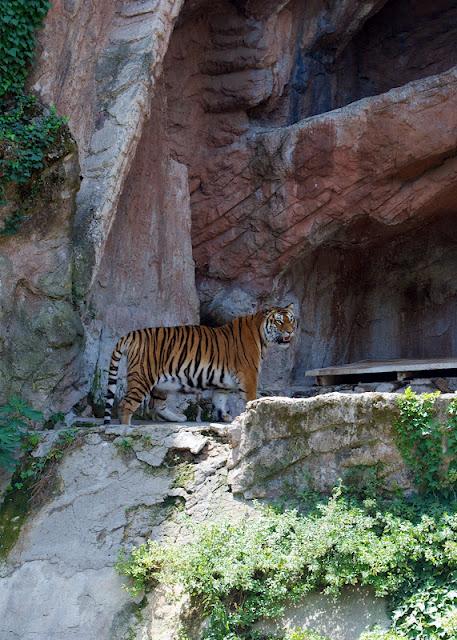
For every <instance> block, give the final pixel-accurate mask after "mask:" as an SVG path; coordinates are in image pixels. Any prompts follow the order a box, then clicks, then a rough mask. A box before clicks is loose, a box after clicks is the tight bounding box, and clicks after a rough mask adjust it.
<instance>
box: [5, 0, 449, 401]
mask: <svg viewBox="0 0 457 640" xmlns="http://www.w3.org/2000/svg"><path fill="white" fill-rule="evenodd" d="M456 31H457V15H456V9H455V7H454V4H453V2H451V0H440V1H439V3H438V4H436V3H435V4H434V6H433V7H431V5H430V3H427V2H425V0H418V1H416V2H408V3H401V6H400V4H399V3H395V2H394V1H393V0H389V1H387V2H385V1H382V0H381V1H380V0H365V1H364V2H354V1H352V0H345V1H344V2H329V3H328V2H325V3H324V2H315V3H303V2H301V1H299V0H289V1H284V0H283V1H281V2H257V1H256V0H239V1H238V0H237V1H236V2H229V0H217V2H207V1H205V0H187V1H185V2H183V1H178V0H174V1H173V0H124V1H123V2H114V1H109V2H103V3H95V4H94V5H89V4H87V3H85V2H82V1H79V0H74V1H73V0H72V1H67V0H58V1H56V2H54V3H53V5H52V8H51V9H50V11H49V13H48V16H47V18H46V22H45V26H44V29H43V30H42V31H41V33H40V35H39V44H38V55H37V59H36V62H35V66H34V69H33V72H32V75H31V77H30V79H29V88H31V89H32V90H33V91H35V92H37V93H38V94H39V95H40V97H41V99H42V100H44V101H45V102H47V103H55V104H56V105H57V108H58V110H59V112H60V113H63V114H65V115H67V116H68V118H69V127H70V130H71V132H72V134H73V136H74V138H75V140H76V142H77V146H78V151H79V162H80V167H81V168H80V175H81V177H82V181H81V186H80V189H79V192H78V194H77V197H76V201H75V205H74V206H75V217H74V221H73V222H72V233H71V246H70V248H69V251H68V253H67V257H66V258H65V265H66V266H65V268H66V269H67V272H68V273H70V272H71V277H70V279H71V288H72V305H73V309H74V310H75V312H76V316H77V319H76V320H75V322H77V323H81V325H82V327H83V333H84V341H83V342H84V346H81V345H82V341H81V340H80V337H78V338H77V340H76V342H75V343H74V344H76V343H78V345H79V346H77V347H75V352H76V351H78V354H79V356H80V357H68V354H67V355H65V354H64V351H62V353H61V359H60V365H61V369H62V371H63V372H64V376H65V377H66V378H68V380H71V385H72V390H71V393H66V392H63V391H62V389H63V387H62V389H61V390H60V391H59V389H58V385H57V386H56V385H55V384H54V382H52V383H50V384H48V385H44V386H43V389H46V391H47V392H48V393H50V394H51V395H52V398H53V400H52V402H53V404H54V405H55V406H59V407H60V408H63V409H64V410H68V409H69V408H70V407H71V406H72V405H73V404H74V403H75V401H76V400H77V399H80V398H83V397H84V396H85V395H86V394H87V392H88V391H89V390H90V389H91V388H92V392H93V395H97V394H98V395H100V393H101V390H100V387H99V381H100V379H101V380H102V386H103V381H104V371H105V369H106V363H107V358H108V354H109V351H110V349H111V347H112V344H113V342H114V340H115V338H116V337H118V336H119V335H120V334H122V333H124V332H126V331H128V330H130V329H133V328H137V327H141V326H144V325H154V324H178V323H183V322H184V323H191V322H198V321H199V319H200V318H201V319H203V320H204V321H210V322H221V321H224V320H226V319H228V318H230V317H232V316H234V315H238V314H240V313H244V312H250V311H251V310H253V309H255V308H256V307H258V306H259V305H263V304H268V303H269V302H271V301H275V302H278V301H279V302H281V301H285V302H289V301H291V300H295V301H296V302H297V303H299V307H300V315H301V328H300V335H299V339H298V340H297V341H296V343H295V349H294V351H291V352H290V353H289V355H288V356H287V357H284V356H281V357H280V356H279V355H278V354H277V353H274V354H273V356H272V357H270V359H269V360H268V359H267V363H266V366H265V367H264V375H263V380H262V384H263V388H264V390H267V391H268V390H270V391H271V390H274V391H284V390H287V388H288V387H289V385H290V384H294V385H297V384H298V385H299V384H302V383H303V373H304V371H305V370H306V369H307V368H310V367H317V366H322V365H326V364H330V363H332V364H336V363H342V362H344V361H348V360H351V359H358V358H366V357H433V356H442V355H449V353H453V352H454V351H455V348H456V345H455V335H457V332H456V330H455V329H456V327H455V317H456V314H455V299H456V290H455V285H454V279H453V278H452V275H451V274H453V273H454V272H455V267H456V264H455V255H456V254H455V250H454V249H455V234H453V232H452V228H453V226H452V225H451V224H449V222H450V220H451V219H452V216H453V215H454V201H453V191H454V186H455V181H456V165H455V152H456V145H457V139H456V131H457V127H456V124H457V123H456V116H455V114H456V113H457V111H456V109H455V95H456V91H455V87H456V72H455V64H456V63H457V60H456V59H455V58H456V54H455V47H454V46H453V42H454V37H455V33H456ZM72 197H73V196H72ZM70 199H71V198H70ZM27 242H28V237H27V236H26V235H22V236H21V238H17V239H16V240H15V243H16V244H15V246H17V248H18V249H25V247H26V246H27ZM70 254H71V255H70ZM2 255H3V252H2ZM437 259H438V260H440V261H441V268H440V269H437V267H436V264H437ZM34 260H35V258H34V259H33V260H30V262H31V264H33V262H34ZM71 264H73V265H74V266H73V267H72V266H71ZM412 265H413V266H414V268H411V267H412ZM47 269H48V273H50V274H51V272H52V271H53V267H52V265H49V267H47ZM386 273H388V277H387V278H386V277H384V275H385V274H386ZM19 280H20V278H19V276H18V278H17V280H16V282H18V281H19ZM25 280H27V279H25ZM1 296H2V308H4V309H5V312H4V313H6V314H7V315H8V316H9V317H10V318H11V323H12V325H13V326H18V327H19V326H20V324H21V320H20V313H21V312H20V309H19V308H18V307H17V306H14V305H13V303H12V302H11V300H10V298H9V297H8V296H10V294H8V293H6V294H5V293H1ZM15 330H16V329H14V330H13V332H14V331H15ZM72 331H73V330H72ZM80 331H81V329H78V331H77V335H78V336H79V333H80ZM75 335H76V334H75ZM43 340H44V341H43V342H42V343H41V342H40V343H39V344H38V343H37V344H36V345H35V343H34V345H33V346H34V348H35V346H36V348H37V349H38V348H40V349H41V346H42V345H49V346H50V348H52V340H53V339H52V338H51V337H48V338H43ZM273 360H274V361H275V362H276V363H279V364H277V366H275V367H271V366H270V365H269V363H271V362H272V361H273ZM38 368H39V364H38V362H36V363H35V365H34V367H32V369H33V371H31V379H35V378H36V377H37V376H38ZM15 375H16V374H15ZM21 375H22V373H21V372H20V371H18V372H17V376H18V377H20V376H21ZM100 375H101V378H100ZM65 384H66V383H65ZM1 386H2V392H3V394H5V383H2V385H1ZM64 387H65V385H64ZM29 396H30V397H31V398H33V399H35V396H33V394H31V393H29ZM42 404H43V403H42Z"/></svg>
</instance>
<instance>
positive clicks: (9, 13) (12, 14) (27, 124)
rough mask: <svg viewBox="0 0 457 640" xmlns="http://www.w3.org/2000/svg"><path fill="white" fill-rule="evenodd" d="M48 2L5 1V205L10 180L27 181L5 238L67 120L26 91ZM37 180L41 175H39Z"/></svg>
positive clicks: (0, 186)
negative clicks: (40, 103)
mask: <svg viewBox="0 0 457 640" xmlns="http://www.w3.org/2000/svg"><path fill="white" fill-rule="evenodd" d="M49 7H50V2H48V0H0V204H5V202H6V200H5V197H6V189H7V187H8V185H9V184H11V183H15V184H17V185H22V186H24V189H25V186H26V185H27V189H26V191H24V193H21V194H20V196H21V200H22V205H21V206H20V207H19V208H18V209H16V210H13V211H10V212H9V214H8V216H7V217H6V218H5V219H4V220H3V225H2V228H1V229H0V236H10V235H14V234H15V233H17V232H18V231H19V229H20V227H21V225H22V223H23V221H24V219H25V218H26V217H27V204H28V200H29V199H30V198H33V196H34V195H36V192H37V191H38V190H39V188H40V187H41V186H42V185H41V183H40V180H39V179H37V178H36V175H35V174H36V173H37V172H38V171H40V170H41V169H42V168H43V167H44V165H45V161H46V158H47V156H48V154H49V152H50V150H51V149H52V148H53V145H55V143H56V140H57V137H58V135H59V133H60V131H61V129H62V126H63V125H64V124H65V122H66V120H65V118H62V117H60V116H58V115H57V113H56V110H55V108H54V107H50V108H49V109H46V110H45V109H43V108H42V107H41V106H40V105H39V104H38V102H37V100H36V98H35V97H34V96H32V95H25V94H24V93H23V90H24V84H25V80H26V77H27V73H28V69H29V66H30V63H31V61H32V59H33V55H34V49H35V33H36V30H37V29H38V28H39V27H40V26H41V25H42V23H43V19H44V17H45V16H46V13H47V12H48V9H49ZM34 178H35V179H34Z"/></svg>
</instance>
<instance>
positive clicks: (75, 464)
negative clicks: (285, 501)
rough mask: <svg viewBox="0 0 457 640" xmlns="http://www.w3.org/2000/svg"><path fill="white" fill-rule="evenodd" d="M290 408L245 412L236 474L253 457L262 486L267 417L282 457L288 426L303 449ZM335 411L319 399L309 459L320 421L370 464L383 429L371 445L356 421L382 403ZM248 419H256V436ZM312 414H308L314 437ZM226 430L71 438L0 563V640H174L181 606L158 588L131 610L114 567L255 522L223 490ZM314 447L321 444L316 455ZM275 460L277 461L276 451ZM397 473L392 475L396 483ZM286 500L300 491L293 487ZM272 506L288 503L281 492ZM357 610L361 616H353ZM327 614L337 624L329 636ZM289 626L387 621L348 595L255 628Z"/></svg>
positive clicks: (106, 431)
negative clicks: (202, 529) (145, 547)
mask: <svg viewBox="0 0 457 640" xmlns="http://www.w3.org/2000/svg"><path fill="white" fill-rule="evenodd" d="M290 402H291V401H289V404H288V405H286V404H284V403H283V402H282V401H280V400H279V399H276V401H272V400H265V401H262V402H261V403H259V402H256V403H253V404H252V405H251V409H250V411H249V412H248V414H247V415H246V417H245V420H244V422H243V424H242V429H243V437H242V443H241V444H240V445H239V446H238V449H237V450H235V455H236V456H237V457H238V468H239V467H240V466H242V465H246V459H245V458H243V455H244V454H246V456H248V457H249V459H250V460H254V458H255V457H256V462H257V464H258V465H259V471H258V475H257V478H258V479H260V478H261V477H262V474H263V472H264V467H263V463H262V460H261V457H262V455H263V454H264V453H265V451H266V450H267V448H268V446H269V445H271V444H272V440H271V429H270V425H269V423H268V422H267V420H268V417H267V416H270V418H271V419H272V420H275V419H276V416H277V415H279V414H280V413H281V412H282V413H281V417H282V418H283V419H284V418H285V412H287V418H288V419H289V422H288V423H287V424H288V425H289V432H286V430H285V429H284V430H283V432H280V431H279V429H278V431H277V435H276V437H277V438H279V442H280V443H284V445H285V446H287V445H291V444H292V440H291V439H290V440H289V439H288V436H289V434H290V429H291V428H292V427H291V424H292V422H294V424H295V427H296V430H295V432H294V434H295V435H294V437H295V440H294V446H297V448H300V447H302V448H303V445H302V444H300V442H301V441H303V440H304V439H305V435H306V433H305V430H304V429H303V428H302V424H300V419H299V413H300V414H301V420H302V421H306V420H307V418H308V417H309V415H307V414H306V411H304V409H303V404H300V402H299V403H295V405H293V406H292V405H291V404H290ZM328 407H330V409H329V408H328ZM344 407H345V408H344V409H342V410H340V411H339V413H338V410H337V407H336V402H335V399H333V400H332V399H330V400H329V404H328V406H327V407H326V406H324V405H322V406H321V410H320V419H321V421H322V422H321V425H320V426H321V430H320V431H315V432H311V428H310V429H309V432H310V436H309V442H310V443H311V440H313V438H314V442H315V449H316V450H318V449H322V447H319V445H318V440H319V437H320V436H322V434H323V432H324V429H325V426H326V424H325V420H326V419H327V418H329V419H330V418H333V419H334V422H335V424H336V422H338V421H339V425H338V426H335V425H334V426H333V432H332V433H333V435H334V437H337V438H339V441H340V443H343V441H344V442H345V443H347V446H346V449H344V446H343V445H342V447H341V451H342V456H345V455H346V453H347V452H349V451H351V447H355V448H354V450H353V452H352V453H353V458H355V457H357V456H358V458H359V460H361V457H362V454H361V450H360V447H359V444H360V442H359V441H360V440H364V442H365V449H364V450H365V451H366V452H369V453H365V458H366V457H367V455H373V454H374V453H375V452H377V451H378V450H379V449H380V444H379V442H380V440H381V439H382V438H383V437H384V433H385V422H381V423H379V424H377V425H376V426H378V427H379V429H380V430H381V435H380V436H379V435H378V436H377V439H376V440H375V439H374V437H373V431H374V429H375V427H373V426H372V427H371V430H372V431H371V440H370V437H369V436H368V427H365V430H364V428H363V427H362V425H361V419H362V415H361V414H362V413H363V416H364V418H365V419H366V421H367V420H368V419H369V418H370V417H371V418H374V419H376V420H378V419H379V418H380V415H381V412H382V411H385V410H386V409H389V407H388V403H387V402H386V399H385V398H380V397H379V396H377V399H374V398H373V405H372V407H371V408H370V407H368V406H365V407H364V409H363V411H362V410H361V409H360V408H359V409H358V408H357V406H356V404H354V402H352V404H350V405H349V404H346V405H344ZM254 411H256V413H257V415H258V418H259V420H258V421H257V423H256V424H255V425H254V424H253V421H252V414H253V413H254ZM370 411H371V414H370ZM332 412H333V413H332ZM318 413H319V412H318V411H316V412H315V413H314V418H315V423H314V426H315V427H316V428H318V420H319V417H318ZM357 413H358V414H359V418H360V420H359V423H358V424H356V426H355V427H354V428H353V432H355V431H358V432H359V441H357V440H356V439H355V438H354V437H353V434H352V433H349V427H348V423H349V421H350V420H351V419H353V418H356V417H357V416H356V414H357ZM331 414H332V415H331ZM260 419H261V420H262V421H263V422H265V427H264V431H263V432H262V433H261V434H260V435H261V437H262V440H259V447H260V448H259V450H257V452H254V455H253V452H252V447H251V449H250V450H249V451H248V449H249V440H250V438H251V437H252V435H253V431H252V429H251V426H252V427H254V426H255V428H256V430H257V429H258V428H259V425H260V421H261V420H260ZM232 428H233V427H231V426H230V425H217V424H216V425H208V424H206V425H201V426H189V425H173V424H166V425H164V424H162V425H159V424H155V425H142V426H141V427H133V428H131V429H128V428H126V427H125V426H113V427H109V428H103V427H96V426H95V427H94V426H92V427H88V426H87V425H86V426H83V427H81V428H79V429H78V433H77V438H76V440H75V442H74V443H73V444H72V445H71V447H70V449H69V450H68V451H67V452H66V453H65V454H64V457H63V460H62V461H61V462H60V464H59V466H58V467H57V468H56V469H55V470H54V473H55V483H54V486H55V490H54V492H53V493H52V495H51V496H50V497H48V499H47V501H45V503H44V504H41V506H40V507H36V508H35V509H34V511H33V512H32V513H31V515H29V517H28V519H27V520H26V521H25V523H24V524H23V525H22V529H21V532H20V536H19V539H18V541H17V543H16V545H15V546H14V547H13V549H12V550H11V551H10V553H9V555H8V557H7V558H3V559H2V560H1V563H0V637H1V638H2V639H3V638H5V639H8V640H10V639H11V640H15V639H16V638H20V639H21V640H32V639H33V640H61V639H62V638H65V640H125V639H126V638H132V639H135V640H176V638H177V637H178V629H179V626H180V621H181V620H182V619H183V618H184V617H185V618H186V620H187V622H189V620H192V617H191V609H190V607H189V602H188V601H187V600H186V598H184V597H183V596H182V594H180V593H179V591H177V592H175V593H173V594H171V593H170V592H169V591H166V590H165V588H157V589H155V590H153V591H152V592H151V593H149V594H148V595H147V597H146V598H145V599H144V600H143V601H142V602H141V603H139V601H138V600H136V601H134V600H133V599H132V598H131V596H129V595H128V593H127V592H126V591H125V590H124V589H123V584H122V580H121V578H120V577H119V576H118V574H117V573H116V571H115V569H114V566H113V565H114V563H115V561H116V559H117V557H118V554H119V551H120V550H121V549H125V548H130V547H131V546H132V545H135V546H136V545H139V544H141V543H143V542H144V541H145V540H147V539H154V540H159V541H182V542H185V541H186V540H188V539H189V537H190V536H191V535H192V528H191V526H189V525H190V523H197V522H202V521H205V520H208V521H214V520H215V519H217V518H218V517H224V518H230V519H231V521H234V520H236V519H237V518H242V517H255V506H254V505H253V504H252V503H250V502H249V501H246V500H243V499H241V498H240V496H239V495H237V496H235V495H234V494H233V493H232V491H231V489H230V486H229V481H228V473H229V472H228V468H227V460H228V458H229V456H230V445H229V444H228V443H227V438H228V435H229V432H230V430H231V429H232ZM238 428H239V425H238V427H236V429H238ZM299 430H301V434H300V435H298V433H299ZM40 435H41V437H42V442H41V443H40V445H39V448H38V449H37V450H36V451H35V452H34V455H35V456H38V455H46V453H48V452H49V450H50V449H51V448H52V446H53V445H55V443H56V441H57V439H58V437H59V432H56V431H47V432H41V433H40ZM268 438H270V441H269V442H267V439H268ZM324 439H325V437H324V438H322V437H321V438H320V441H321V444H322V442H323V440H324ZM327 441H328V440H327ZM277 442H278V441H277ZM279 448H280V447H279ZM282 453H283V455H285V456H287V453H286V449H285V448H284V447H283V449H282ZM348 459H349V456H348ZM321 460H322V456H321ZM273 462H274V463H275V466H272V467H271V471H272V472H273V473H274V470H275V469H276V471H278V472H279V467H280V464H279V463H280V460H279V458H277V459H275V460H274V461H273ZM289 462H290V461H289ZM398 466H399V465H397V467H398ZM397 467H395V469H394V467H392V468H391V471H392V470H394V471H393V472H394V473H395V474H396V477H397V476H398V473H397V471H396V469H397ZM230 473H231V474H232V476H234V474H236V473H238V475H237V477H236V478H235V480H233V477H232V488H233V489H237V488H238V489H239V487H240V483H242V482H245V481H246V478H247V477H248V476H247V474H246V473H245V474H244V475H243V474H240V473H239V472H237V468H235V469H234V470H232V471H231V472H230ZM283 473H284V478H285V480H286V479H289V480H290V479H291V475H290V473H289V474H288V472H287V469H286V464H285V461H284V464H283ZM311 473H316V480H317V483H316V484H319V483H320V482H321V483H322V478H323V475H322V473H321V471H320V470H319V469H318V467H317V466H315V467H314V468H311ZM327 478H328V476H327ZM251 486H252V483H251ZM284 486H285V485H284ZM265 487H266V488H267V492H269V491H270V489H271V487H272V484H271V483H269V482H268V481H266V482H265ZM296 488H299V486H298V484H297V483H296ZM251 492H252V491H251ZM246 493H248V491H246ZM253 493H255V491H254V492H253ZM275 495H280V492H279V484H276V489H275ZM282 495H284V497H286V498H287V497H290V495H291V492H290V488H289V489H288V490H287V492H286V493H285V494H282ZM11 524H14V521H13V522H11V523H10V526H11ZM2 525H3V522H2ZM56 594H58V596H57V597H56ZM24 602H28V603H29V607H28V614H27V615H24V613H23V610H24ZM360 602H363V609H364V611H363V614H360ZM356 603H358V605H359V614H360V615H357V616H354V609H355V608H356ZM335 611H337V612H338V615H337V617H338V622H337V623H335V624H333V626H332V627H330V626H329V624H330V620H332V619H334V617H335ZM194 622H195V624H194V627H195V638H196V640H197V638H199V637H201V636H200V633H199V632H198V629H199V628H200V627H201V621H200V620H194ZM298 624H306V625H310V626H311V627H312V628H315V629H317V630H320V631H321V632H322V633H326V634H328V637H329V638H331V639H332V640H358V638H359V635H360V633H361V631H362V630H366V629H368V628H369V627H370V626H371V625H373V624H379V625H382V626H383V627H386V626H387V625H388V619H387V617H386V611H385V602H384V601H383V600H382V599H380V598H375V597H374V596H373V595H372V594H371V592H369V591H367V590H360V591H358V592H356V591H354V590H352V589H349V590H345V591H344V592H343V594H342V596H341V598H339V599H338V600H337V601H336V602H335V601H333V600H330V599H328V598H326V597H325V596H322V595H319V594H311V595H310V596H307V597H306V598H304V601H303V603H302V604H300V605H299V606H296V607H289V608H286V610H285V612H284V616H283V617H282V618H281V619H280V620H276V621H275V620H273V621H272V620H269V621H268V622H265V624H263V623H262V624H261V626H260V628H261V629H263V630H266V631H269V632H273V631H277V632H279V633H281V631H282V632H284V629H285V628H289V627H293V626H295V625H298Z"/></svg>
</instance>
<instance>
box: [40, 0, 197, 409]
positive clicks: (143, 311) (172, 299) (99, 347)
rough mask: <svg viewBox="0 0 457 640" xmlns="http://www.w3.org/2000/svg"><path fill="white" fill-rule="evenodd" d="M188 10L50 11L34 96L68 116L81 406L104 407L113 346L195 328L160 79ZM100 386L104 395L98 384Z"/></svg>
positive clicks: (62, 7)
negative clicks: (147, 329) (151, 330)
mask: <svg viewBox="0 0 457 640" xmlns="http://www.w3.org/2000/svg"><path fill="white" fill-rule="evenodd" d="M181 5H182V2H176V1H174V0H173V1H172V0H159V1H151V2H149V1H148V2H138V1H136V0H135V1H134V0H132V1H129V2H127V1H126V2H122V3H118V2H106V3H102V4H98V5H97V6H96V7H92V6H90V7H89V5H87V3H85V2H63V1H62V2H55V3H53V6H52V8H51V10H50V12H49V14H48V17H47V20H46V25H45V28H44V30H43V32H42V34H41V37H40V51H41V55H40V56H39V58H38V61H37V64H36V67H35V72H34V74H33V76H32V78H31V81H30V85H31V87H32V88H33V89H34V90H35V91H38V92H39V93H40V94H41V95H42V97H43V98H44V99H45V100H46V101H48V102H53V103H55V104H56V105H57V107H58V109H59V111H60V112H62V113H65V114H67V115H68V116H69V120H70V122H69V124H70V128H71V129H72V131H73V133H74V136H75V138H76V140H77V141H78V145H79V148H80V158H81V173H82V178H83V179H82V183H81V189H80V191H79V194H78V201H77V215H76V220H75V225H74V232H73V261H74V271H73V274H74V275H73V290H74V293H75V297H76V302H77V304H78V308H79V313H80V316H81V319H82V322H83V324H84V327H85V335H86V343H85V344H86V346H85V350H84V358H83V365H82V366H81V365H79V371H78V370H76V371H75V370H73V371H72V372H71V375H73V376H76V375H77V374H82V378H83V379H82V381H81V382H80V384H79V389H80V397H81V396H83V395H84V394H85V393H87V391H89V389H90V388H91V390H92V394H93V395H95V396H97V397H99V396H100V395H101V394H102V390H103V389H102V387H104V382H105V376H104V370H105V369H106V368H107V364H108V360H109V355H110V352H111V350H112V348H113V346H114V343H115V342H116V340H117V339H118V338H119V337H120V336H121V335H123V334H124V333H126V332H127V331H130V330H133V329H137V328H141V327H143V326H151V325H162V324H168V325H170V324H171V325H173V324H183V323H192V322H197V321H198V318H199V309H198V299H197V294H196V289H195V279H194V263H193V258H192V249H191V239H190V209H189V194H188V182H187V169H186V167H185V166H183V165H182V164H180V163H178V162H176V161H175V160H174V159H173V158H172V157H171V156H170V152H169V149H168V146H167V141H166V137H165V135H164V133H165V124H164V123H165V119H166V105H165V103H164V96H163V95H162V94H161V93H160V91H158V90H157V86H156V85H157V80H158V78H159V76H160V72H161V64H162V59H163V56H164V55H165V52H166V49H167V45H168V39H169V36H170V33H171V31H172V29H173V24H174V21H175V19H176V17H177V15H178V13H179V11H180V8H181ZM100 378H101V380H102V384H101V385H100Z"/></svg>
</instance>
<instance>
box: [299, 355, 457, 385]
mask: <svg viewBox="0 0 457 640" xmlns="http://www.w3.org/2000/svg"><path fill="white" fill-rule="evenodd" d="M440 369H456V370H457V358H426V359H423V360H361V361H360V362H352V363H350V364H344V365H341V366H338V367H324V368H323V369H310V370H309V371H307V372H306V373H305V375H306V376H315V377H316V382H317V384H320V385H325V386H327V385H331V384H337V383H338V381H339V378H344V376H354V375H369V374H379V373H396V375H397V380H406V379H407V378H411V377H412V376H413V374H414V373H416V372H419V371H435V370H436V371H439V370H440Z"/></svg>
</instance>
